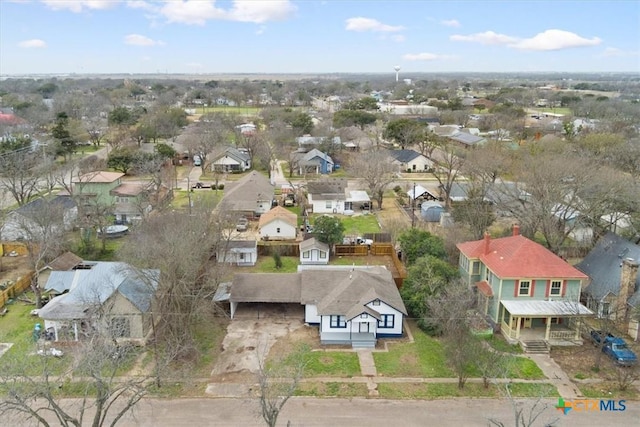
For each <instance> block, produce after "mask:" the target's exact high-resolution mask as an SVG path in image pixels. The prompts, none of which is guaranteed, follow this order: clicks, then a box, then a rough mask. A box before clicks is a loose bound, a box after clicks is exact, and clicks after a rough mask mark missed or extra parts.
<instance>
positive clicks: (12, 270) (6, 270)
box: [0, 255, 31, 283]
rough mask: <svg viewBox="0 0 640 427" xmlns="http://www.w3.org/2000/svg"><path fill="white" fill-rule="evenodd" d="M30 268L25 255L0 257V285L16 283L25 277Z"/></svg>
mask: <svg viewBox="0 0 640 427" xmlns="http://www.w3.org/2000/svg"><path fill="white" fill-rule="evenodd" d="M29 271H31V268H30V267H29V258H28V257H27V256H26V255H19V256H15V257H12V256H3V257H0V283H4V282H6V281H8V280H11V281H14V282H15V281H16V280H18V279H19V278H21V277H23V276H24V275H26V274H27V273H28V272H29Z"/></svg>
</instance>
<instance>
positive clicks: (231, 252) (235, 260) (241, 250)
mask: <svg viewBox="0 0 640 427" xmlns="http://www.w3.org/2000/svg"><path fill="white" fill-rule="evenodd" d="M216 259H217V260H218V262H219V263H227V264H235V265H238V266H254V265H256V261H257V260H258V242H257V241H256V240H229V241H227V242H225V243H224V244H222V246H221V247H220V248H218V250H217V251H216Z"/></svg>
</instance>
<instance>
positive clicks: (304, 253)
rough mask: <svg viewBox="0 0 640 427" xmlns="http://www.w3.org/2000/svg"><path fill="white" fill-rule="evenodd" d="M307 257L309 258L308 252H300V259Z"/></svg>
mask: <svg viewBox="0 0 640 427" xmlns="http://www.w3.org/2000/svg"><path fill="white" fill-rule="evenodd" d="M309 256H310V252H309V251H304V252H302V258H309Z"/></svg>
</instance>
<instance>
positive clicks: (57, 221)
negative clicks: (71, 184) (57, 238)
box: [2, 195, 78, 241]
mask: <svg viewBox="0 0 640 427" xmlns="http://www.w3.org/2000/svg"><path fill="white" fill-rule="evenodd" d="M77 217H78V207H77V206H76V203H75V201H74V200H73V198H72V197H71V196H66V195H58V196H55V197H40V198H38V199H34V200H32V201H30V202H29V203H27V204H25V205H23V206H21V207H19V208H18V209H16V210H14V211H11V212H9V213H8V214H7V217H6V219H5V221H4V224H3V225H2V238H3V239H4V240H7V241H15V240H21V239H27V238H28V237H29V235H30V234H32V233H35V232H37V230H38V228H42V227H49V226H53V227H54V228H55V229H58V228H59V225H62V230H59V231H60V232H62V231H63V230H70V229H71V228H73V225H74V224H75V221H76V218H77ZM27 230H29V232H27Z"/></svg>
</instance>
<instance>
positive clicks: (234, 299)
mask: <svg viewBox="0 0 640 427" xmlns="http://www.w3.org/2000/svg"><path fill="white" fill-rule="evenodd" d="M256 283H259V284H260V286H256ZM300 288H301V281H300V275H298V274H287V275H282V274H268V273H254V274H250V273H241V274H236V275H235V277H234V278H233V285H232V286H231V291H230V295H231V296H230V298H229V301H230V306H231V307H230V308H231V318H232V319H233V318H234V316H235V315H236V312H237V311H238V310H239V306H240V304H241V303H242V304H243V305H245V304H246V305H247V306H248V307H247V309H246V310H245V309H244V307H242V310H241V311H242V312H245V313H246V311H247V310H249V309H250V308H251V307H253V308H255V309H259V310H263V311H264V312H271V313H274V312H275V311H277V310H279V311H280V312H282V313H287V312H291V313H295V312H296V311H297V310H302V304H301V303H300ZM293 305H297V306H299V307H301V308H300V309H296V308H294V307H290V306H293ZM269 306H271V307H269Z"/></svg>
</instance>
